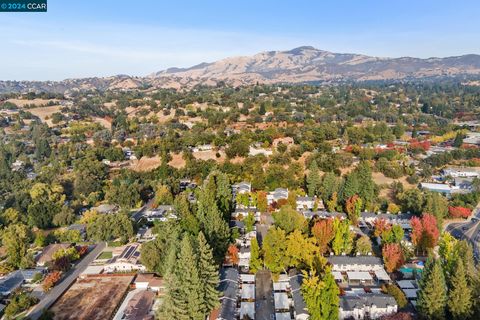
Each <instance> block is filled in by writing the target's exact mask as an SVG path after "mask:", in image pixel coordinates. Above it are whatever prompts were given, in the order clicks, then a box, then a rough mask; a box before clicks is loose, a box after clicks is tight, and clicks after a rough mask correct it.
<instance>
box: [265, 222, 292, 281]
mask: <svg viewBox="0 0 480 320" xmlns="http://www.w3.org/2000/svg"><path fill="white" fill-rule="evenodd" d="M286 248H287V246H286V235H285V231H284V230H283V229H280V228H275V227H273V228H270V229H269V230H268V232H267V235H266V236H265V239H264V240H263V254H264V262H265V266H266V267H267V268H268V269H269V270H270V271H271V272H273V273H280V272H282V271H285V269H286V268H287V266H288V261H287V256H286Z"/></svg>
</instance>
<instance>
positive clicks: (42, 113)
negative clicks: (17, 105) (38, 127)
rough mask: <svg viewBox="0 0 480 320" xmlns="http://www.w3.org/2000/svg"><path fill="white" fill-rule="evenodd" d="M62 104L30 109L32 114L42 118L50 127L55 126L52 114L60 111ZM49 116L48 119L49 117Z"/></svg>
mask: <svg viewBox="0 0 480 320" xmlns="http://www.w3.org/2000/svg"><path fill="white" fill-rule="evenodd" d="M61 108H62V107H61V106H50V107H39V108H32V109H28V110H27V111H29V112H30V113H31V114H33V115H34V116H37V117H39V118H40V120H41V121H42V122H45V123H46V124H48V126H49V127H51V126H53V123H52V120H51V117H52V114H54V113H56V112H60V109H61ZM47 118H48V119H47Z"/></svg>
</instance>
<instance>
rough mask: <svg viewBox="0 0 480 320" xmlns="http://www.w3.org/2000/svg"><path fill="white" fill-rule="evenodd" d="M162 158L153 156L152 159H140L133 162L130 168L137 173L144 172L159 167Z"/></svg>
mask: <svg viewBox="0 0 480 320" xmlns="http://www.w3.org/2000/svg"><path fill="white" fill-rule="evenodd" d="M161 164H162V158H161V157H159V156H155V157H152V158H149V157H141V158H140V160H133V161H132V165H131V168H132V169H133V170H135V171H138V172H146V171H150V170H153V169H156V168H158V167H160V165H161Z"/></svg>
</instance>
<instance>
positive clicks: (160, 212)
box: [143, 205, 177, 222]
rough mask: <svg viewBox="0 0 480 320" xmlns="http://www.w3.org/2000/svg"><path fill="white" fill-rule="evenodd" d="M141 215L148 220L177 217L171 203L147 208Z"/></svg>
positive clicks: (163, 219)
mask: <svg viewBox="0 0 480 320" xmlns="http://www.w3.org/2000/svg"><path fill="white" fill-rule="evenodd" d="M143 216H144V217H145V218H146V219H147V221H148V222H154V221H162V222H164V221H167V220H169V219H177V215H176V212H175V208H174V207H173V206H171V205H160V206H158V207H156V208H155V209H151V210H147V211H145V212H144V214H143Z"/></svg>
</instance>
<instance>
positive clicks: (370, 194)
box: [352, 161, 376, 208]
mask: <svg viewBox="0 0 480 320" xmlns="http://www.w3.org/2000/svg"><path fill="white" fill-rule="evenodd" d="M352 174H354V175H355V176H356V178H357V181H358V195H359V196H360V198H362V200H363V204H364V205H365V206H366V207H367V208H368V206H369V205H370V204H372V203H373V200H374V199H375V189H376V186H375V182H374V181H373V179H372V169H370V165H369V164H368V163H367V162H365V161H362V162H360V164H359V165H358V167H357V168H356V169H355V171H354V172H353V173H352Z"/></svg>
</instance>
